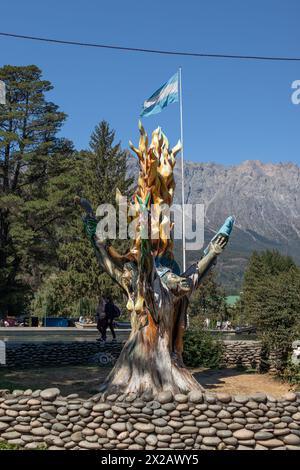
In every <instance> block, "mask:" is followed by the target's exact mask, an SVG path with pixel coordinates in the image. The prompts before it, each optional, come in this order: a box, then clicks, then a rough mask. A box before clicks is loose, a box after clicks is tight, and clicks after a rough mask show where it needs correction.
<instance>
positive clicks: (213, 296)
mask: <svg viewBox="0 0 300 470" xmlns="http://www.w3.org/2000/svg"><path fill="white" fill-rule="evenodd" d="M225 299H226V298H225V292H224V290H223V289H222V287H221V286H220V285H219V284H218V283H217V281H216V274H215V272H214V271H213V270H212V271H210V272H209V273H208V274H207V276H206V277H205V279H204V281H203V282H202V284H201V285H200V286H199V288H198V289H197V290H196V292H194V294H193V296H192V297H191V300H190V303H189V307H188V313H189V315H190V318H191V321H192V322H193V320H194V319H196V322H197V324H201V323H202V325H203V322H204V320H205V318H210V320H211V325H213V324H214V323H215V322H216V321H217V320H227V319H228V318H229V317H230V315H229V310H228V308H227V305H226V301H225Z"/></svg>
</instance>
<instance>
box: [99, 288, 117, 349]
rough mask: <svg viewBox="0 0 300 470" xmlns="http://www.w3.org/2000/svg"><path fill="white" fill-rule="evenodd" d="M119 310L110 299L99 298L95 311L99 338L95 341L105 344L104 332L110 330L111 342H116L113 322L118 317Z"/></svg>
mask: <svg viewBox="0 0 300 470" xmlns="http://www.w3.org/2000/svg"><path fill="white" fill-rule="evenodd" d="M120 314H121V312H120V309H119V308H118V307H117V306H116V305H115V304H114V303H113V301H112V299H111V297H100V299H99V303H98V306H97V309H96V321H97V329H98V331H99V333H100V338H98V339H97V341H100V342H102V343H105V342H106V331H107V328H109V329H110V331H111V335H112V341H113V342H115V341H117V339H116V333H115V330H114V320H115V319H116V318H118V317H119V316H120Z"/></svg>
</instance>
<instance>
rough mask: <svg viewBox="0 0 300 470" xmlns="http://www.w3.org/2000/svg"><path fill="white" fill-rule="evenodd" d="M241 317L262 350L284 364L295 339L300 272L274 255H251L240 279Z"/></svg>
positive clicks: (297, 324) (297, 321)
mask: <svg viewBox="0 0 300 470" xmlns="http://www.w3.org/2000/svg"><path fill="white" fill-rule="evenodd" d="M241 301H242V306H243V315H244V318H245V320H246V321H248V322H249V323H251V324H253V325H255V326H256V327H257V332H258V335H259V336H260V338H261V339H262V340H263V344H264V345H265V347H266V348H267V349H268V350H269V351H270V350H275V351H276V350H277V351H280V354H281V355H282V358H283V359H284V360H285V358H286V357H287V353H288V351H289V350H290V349H291V344H292V341H293V340H294V339H296V338H297V336H298V335H299V329H300V328H299V327H300V321H299V320H300V319H299V311H300V270H299V268H297V267H296V266H295V263H294V262H293V260H292V259H291V258H290V257H286V256H283V255H281V254H280V253H278V252H276V251H272V252H270V251H267V252H263V253H259V254H258V253H253V255H252V257H251V259H250V261H249V265H248V269H247V271H246V273H245V277H244V286H243V295H242V299H241Z"/></svg>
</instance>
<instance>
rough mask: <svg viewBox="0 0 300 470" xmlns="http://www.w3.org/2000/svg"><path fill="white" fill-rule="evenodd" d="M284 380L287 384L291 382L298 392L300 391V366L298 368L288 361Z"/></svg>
mask: <svg viewBox="0 0 300 470" xmlns="http://www.w3.org/2000/svg"><path fill="white" fill-rule="evenodd" d="M282 379H283V380H284V381H285V382H289V383H290V384H291V385H293V386H295V387H296V390H297V391H298V392H299V391H300V366H296V365H295V364H293V363H292V362H291V360H289V361H288V363H287V366H286V368H285V370H284V371H283V374H282Z"/></svg>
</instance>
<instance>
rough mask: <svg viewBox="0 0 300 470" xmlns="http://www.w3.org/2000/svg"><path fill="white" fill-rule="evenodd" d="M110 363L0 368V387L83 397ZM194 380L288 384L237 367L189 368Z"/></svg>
mask: <svg viewBox="0 0 300 470" xmlns="http://www.w3.org/2000/svg"><path fill="white" fill-rule="evenodd" d="M110 370H111V369H110V367H99V366H96V365H89V366H70V367H65V366H64V367H44V368H36V369H22V370H21V369H13V370H9V369H4V368H3V369H0V389H9V390H14V389H19V390H26V389H29V388H30V389H32V390H36V389H43V388H49V387H58V388H59V389H60V390H61V393H62V395H64V396H66V395H69V394H71V393H78V394H79V396H81V397H83V398H87V397H90V396H91V395H94V394H96V393H98V391H99V387H100V384H101V383H102V382H103V381H104V379H105V377H106V376H107V375H108V373H109V372H110ZM192 373H193V375H194V377H195V378H196V380H197V381H198V382H199V383H200V384H201V385H202V386H203V387H204V388H205V389H206V390H210V391H212V392H218V391H219V392H226V393H229V394H231V395H236V394H251V393H256V392H265V393H269V394H271V395H274V396H281V395H283V394H285V393H286V392H287V391H288V390H289V388H290V387H289V385H288V384H285V383H282V382H280V381H279V380H276V379H274V378H273V377H272V376H271V375H269V374H257V373H255V372H249V371H241V370H237V369H217V370H212V369H203V368H201V369H200V368H198V369H192Z"/></svg>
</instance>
